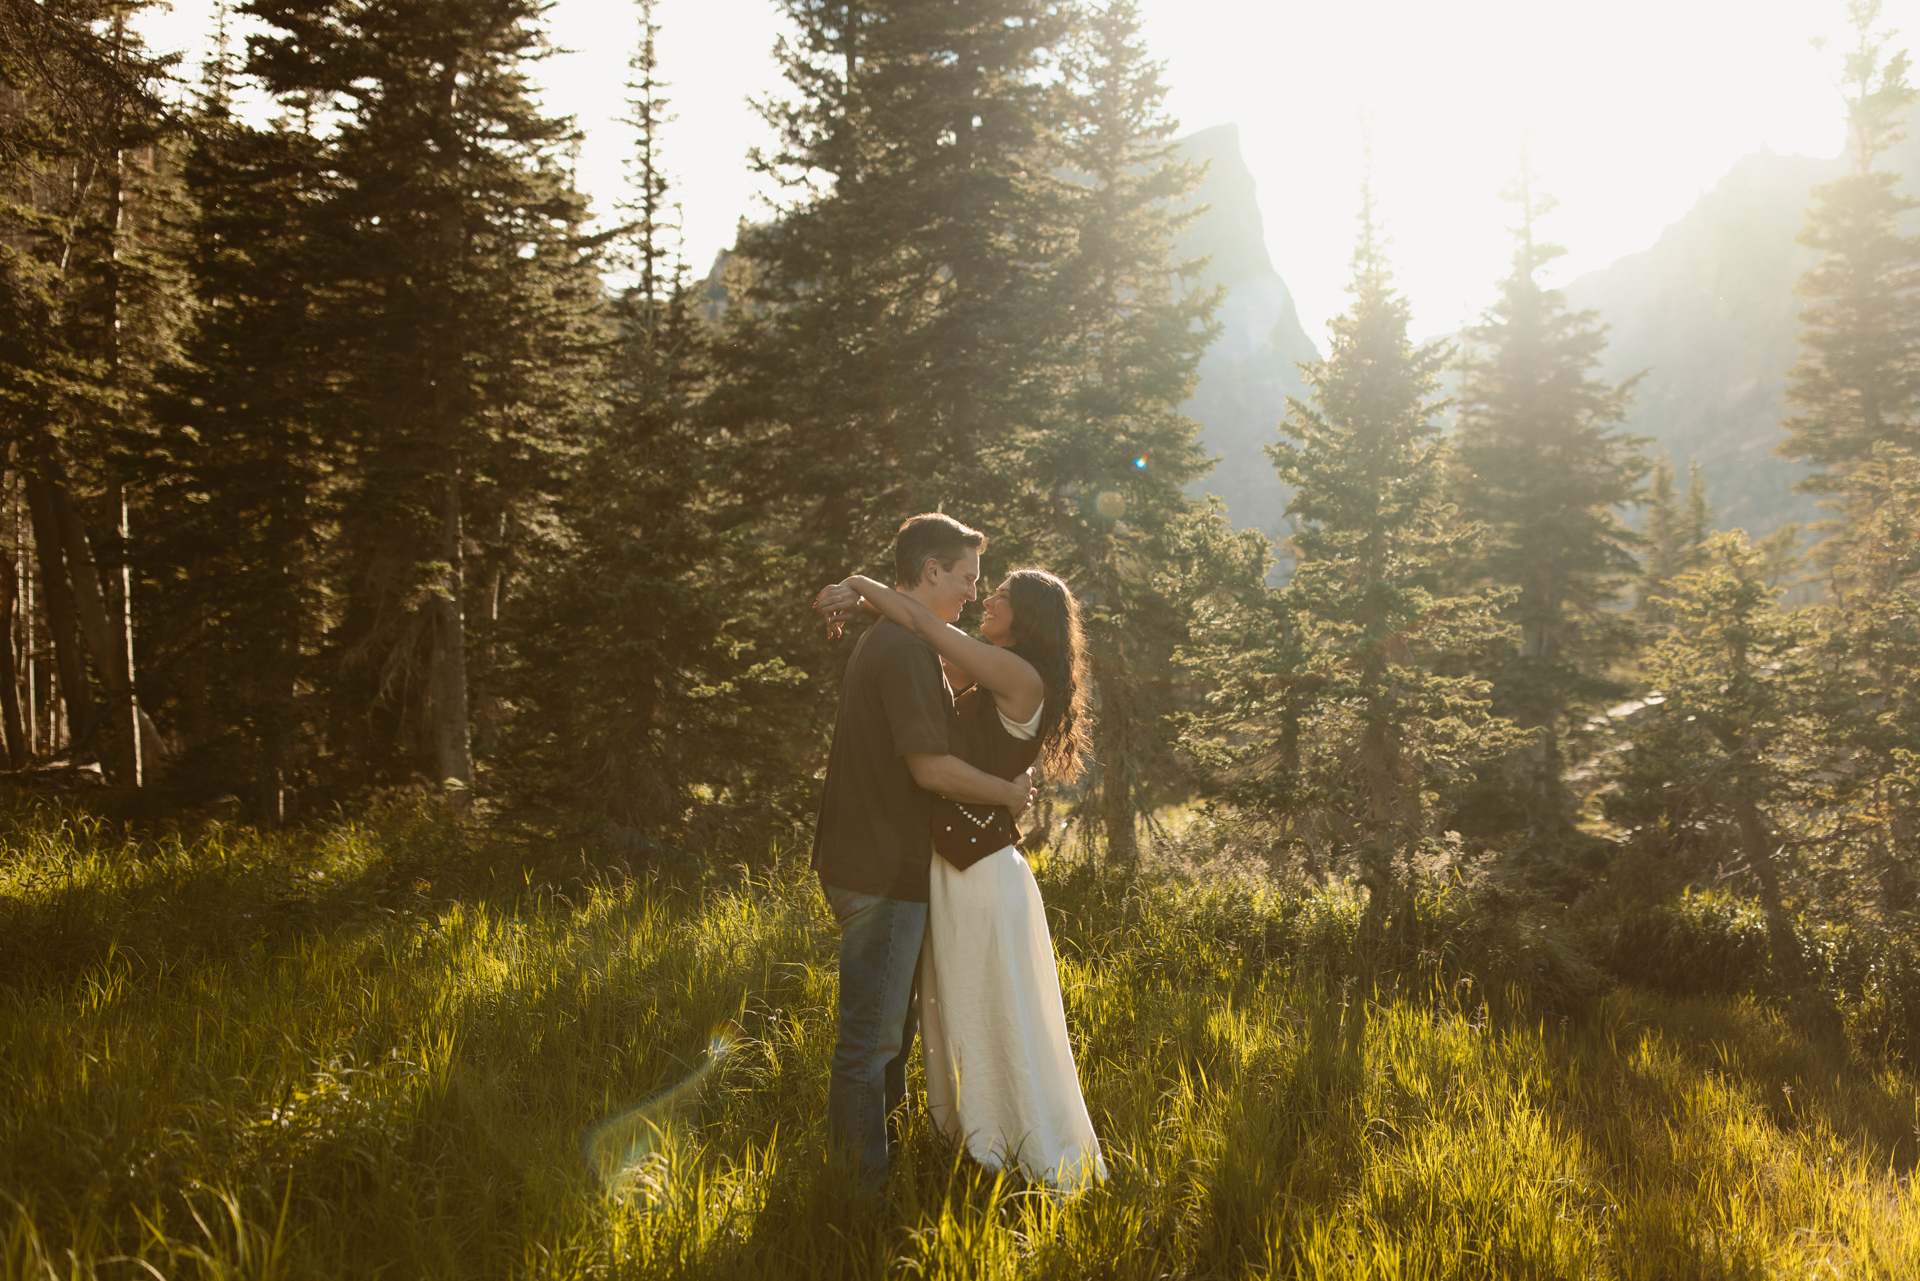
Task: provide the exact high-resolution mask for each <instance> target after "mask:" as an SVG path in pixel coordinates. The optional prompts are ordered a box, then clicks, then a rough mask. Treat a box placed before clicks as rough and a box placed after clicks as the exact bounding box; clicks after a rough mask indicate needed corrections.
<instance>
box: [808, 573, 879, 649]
mask: <svg viewBox="0 0 1920 1281" xmlns="http://www.w3.org/2000/svg"><path fill="white" fill-rule="evenodd" d="M813 612H814V613H816V614H819V615H820V616H821V617H822V618H825V619H826V620H827V639H829V640H839V639H840V637H841V635H842V634H843V633H844V632H845V631H846V626H847V623H848V622H849V621H850V620H852V619H855V618H858V617H859V616H860V615H861V614H862V613H867V614H872V615H874V616H876V617H877V616H878V615H879V611H878V610H876V609H875V608H874V607H873V604H872V603H871V602H870V601H868V600H867V599H866V598H865V597H863V596H862V595H861V594H860V593H859V592H857V591H855V590H854V589H853V588H851V587H849V586H847V585H846V584H845V583H829V584H828V585H827V586H825V587H822V588H821V589H820V594H819V595H818V596H815V597H814V598H813Z"/></svg>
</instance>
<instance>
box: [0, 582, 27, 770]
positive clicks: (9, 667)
mask: <svg viewBox="0 0 1920 1281" xmlns="http://www.w3.org/2000/svg"><path fill="white" fill-rule="evenodd" d="M19 598H20V580H19V579H18V578H17V577H15V575H14V572H13V562H12V561H10V560H8V561H0V723H4V727H5V731H6V738H7V763H8V764H9V765H11V766H12V767H13V768H14V769H25V768H26V767H27V761H28V760H29V759H30V758H31V753H30V752H29V751H28V748H27V730H26V725H25V723H24V722H22V720H21V718H20V686H19V684H18V681H19V679H20V673H19V665H18V664H17V663H16V662H15V661H14V653H13V616H14V606H15V604H16V603H17V602H18V600H19Z"/></svg>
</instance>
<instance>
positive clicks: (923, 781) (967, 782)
mask: <svg viewBox="0 0 1920 1281" xmlns="http://www.w3.org/2000/svg"><path fill="white" fill-rule="evenodd" d="M907 768H908V769H910V770H912V771H913V781H914V782H916V783H918V784H920V786H921V787H924V788H925V789H926V790H927V791H929V792H932V793H933V794H934V795H936V796H944V797H946V798H947V799H948V800H950V801H959V802H960V803H961V804H963V805H1007V804H1009V802H1010V801H1012V800H1013V799H1014V797H1013V793H1014V792H1015V791H1016V790H1017V791H1018V792H1019V793H1020V796H1019V799H1020V800H1021V801H1023V802H1024V801H1025V799H1026V792H1025V789H1024V788H1016V787H1015V785H1014V784H1013V783H1011V782H1009V781H1008V780H1006V779H1004V778H995V777H994V776H993V775H992V774H989V773H987V772H986V771H985V770H983V769H976V768H975V767H973V766H971V765H969V764H967V763H966V762H965V761H963V760H961V759H960V758H959V757H958V756H936V755H933V754H932V753H930V752H929V753H922V754H917V755H912V756H909V757H907Z"/></svg>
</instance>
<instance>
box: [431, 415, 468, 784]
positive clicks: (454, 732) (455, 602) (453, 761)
mask: <svg viewBox="0 0 1920 1281" xmlns="http://www.w3.org/2000/svg"><path fill="white" fill-rule="evenodd" d="M449 453H450V454H451V451H449ZM464 542H465V535H464V533H463V529H462V521H461V509H460V471H459V465H458V462H457V456H450V457H449V458H448V460H447V469H446V471H445V473H444V474H443V476H442V478H441V482H440V559H441V560H442V561H443V562H444V563H445V564H446V567H447V569H446V577H445V579H444V580H442V585H441V590H440V591H439V592H436V593H435V594H434V595H433V597H432V603H431V604H430V605H429V606H428V608H429V610H431V611H432V614H433V679H432V690H433V705H432V713H431V715H432V718H433V720H432V736H433V753H434V773H435V781H436V782H438V783H440V784H441V785H442V786H443V787H447V789H448V791H450V792H452V793H454V794H455V796H456V799H461V800H462V801H464V798H465V797H466V796H467V795H468V789H469V788H470V787H472V785H473V755H472V744H471V739H470V738H469V727H468V723H467V629H466V602H465V593H466V573H465V568H464V564H465V549H464V547H463V546H462V544H463V543H464Z"/></svg>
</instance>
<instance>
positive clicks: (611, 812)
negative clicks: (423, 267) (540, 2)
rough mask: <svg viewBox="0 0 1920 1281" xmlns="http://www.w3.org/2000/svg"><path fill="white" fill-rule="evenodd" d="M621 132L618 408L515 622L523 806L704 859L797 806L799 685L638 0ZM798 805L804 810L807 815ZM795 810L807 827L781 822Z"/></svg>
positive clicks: (648, 11)
mask: <svg viewBox="0 0 1920 1281" xmlns="http://www.w3.org/2000/svg"><path fill="white" fill-rule="evenodd" d="M639 9H640V26H641V39H640V44H639V48H638V51H637V52H636V55H635V57H634V59H633V62H632V69H633V72H634V80H633V81H632V82H631V84H630V85H629V88H630V89H631V91H632V93H633V95H634V96H633V98H632V99H631V106H632V115H631V116H630V117H629V122H630V123H631V124H632V125H633V126H634V128H635V131H636V134H637V139H636V141H637V144H638V145H637V150H636V155H635V158H634V161H633V163H632V165H631V173H632V179H631V184H632V188H633V191H634V193H635V197H636V198H635V200H634V201H633V203H632V204H631V205H630V206H629V207H628V212H629V213H630V214H632V215H633V218H632V221H631V223H630V224H629V226H628V228H627V230H626V231H625V232H624V233H623V235H622V236H621V237H620V238H619V240H618V241H617V242H616V260H615V261H616V265H619V266H623V267H625V268H627V269H629V270H631V271H632V272H633V274H634V281H633V283H632V284H631V285H630V286H628V287H627V288H626V289H624V290H623V291H622V292H621V293H620V295H619V296H618V298H617V299H616V300H615V302H614V305H613V307H612V316H611V319H612V322H613V327H614V334H613V343H612V353H611V356H610V359H609V366H608V369H609V375H610V377H609V379H608V384H607V386H608V391H607V394H606V403H605V405H604V409H603V413H602V417H601V418H600V420H599V422H598V429H597V430H596V431H595V432H594V434H593V435H592V437H591V438H590V439H589V440H588V442H587V444H586V447H585V448H584V450H583V452H582V454H581V457H580V459H579V462H578V465H577V466H576V467H575V468H574V469H573V471H572V477H571V480H570V483H569V485H568V488H567V494H566V497H565V499H564V501H563V502H562V503H561V504H560V506H559V509H558V514H559V516H560V518H561V520H562V522H563V528H564V529H565V531H566V534H565V540H564V543H563V544H562V545H561V546H560V547H558V548H556V549H555V552H554V554H553V555H552V557H551V565H550V567H549V569H548V571H547V572H546V573H544V574H543V575H542V576H541V581H540V582H539V583H538V584H537V585H536V586H534V587H533V588H532V590H531V591H530V593H529V597H528V599H527V601H526V602H525V604H524V606H523V612H522V617H521V618H520V620H519V622H518V624H517V625H516V626H515V627H514V628H513V629H512V632H513V640H514V645H513V649H514V652H515V655H516V659H517V670H516V672H515V678H514V682H513V685H514V691H515V694H516V701H517V702H518V703H519V705H520V711H519V714H518V717H517V720H516V725H515V728H514V735H513V737H514V740H515V774H516V781H517V783H518V791H519V795H520V798H521V799H522V800H523V801H529V802H532V803H535V804H538V805H540V806H543V807H545V808H546V809H548V810H549V811H550V812H554V813H557V814H561V815H564V816H566V818H567V820H568V821H569V822H571V823H575V824H580V823H582V822H583V821H584V823H585V824H586V825H587V826H596V825H597V826H598V827H599V831H600V835H602V836H603V837H610V838H612V839H613V841H614V843H615V844H616V845H623V846H626V847H628V848H630V849H634V850H636V851H637V852H641V853H649V852H657V851H658V850H660V849H661V848H663V847H665V848H674V849H686V850H690V851H701V850H710V849H712V848H714V847H715V846H716V844H717V843H718V842H717V840H716V838H717V837H720V836H721V835H722V834H723V833H724V832H725V831H726V830H727V829H730V828H732V829H737V828H739V827H740V826H741V825H742V824H753V825H755V826H757V827H759V828H761V829H762V830H763V831H764V828H765V824H766V823H767V821H768V820H769V819H777V818H779V817H781V815H780V814H779V812H778V811H779V809H780V807H782V806H783V805H790V804H792V803H793V802H794V801H795V800H796V799H797V789H796V787H795V780H794V779H793V777H792V775H793V773H794V771H793V768H792V767H791V766H790V765H789V764H788V762H789V761H790V760H791V759H792V756H793V753H792V752H791V750H789V749H790V747H791V744H790V742H789V741H788V736H789V735H791V733H792V729H793V726H792V722H793V721H794V719H795V716H796V713H797V710H798V701H799V700H797V699H796V698H795V697H794V691H793V686H794V684H795V682H796V681H798V680H799V679H802V678H803V676H804V674H803V673H798V672H795V671H792V670H791V669H789V668H788V667H787V666H786V665H785V664H784V663H783V662H782V661H781V660H780V659H779V658H777V657H771V656H769V655H768V653H767V652H766V645H765V636H766V633H767V631H768V626H767V622H768V620H784V619H785V618H787V617H789V616H790V615H791V614H792V612H793V606H794V602H793V600H792V599H791V597H790V593H789V592H788V591H787V588H788V586H789V584H790V583H791V581H792V579H791V570H790V567H788V566H785V565H783V564H782V562H781V558H780V555H779V553H778V552H777V550H776V549H773V548H770V547H768V546H766V545H765V544H764V543H761V542H760V541H758V540H757V539H755V538H754V537H753V535H752V532H751V530H750V529H749V528H747V527H746V526H745V525H744V524H743V522H742V521H741V520H740V519H739V517H738V513H737V512H735V510H734V509H733V504H732V502H731V495H730V494H729V493H728V492H727V490H726V488H725V486H724V485H723V484H722V483H721V482H722V477H721V476H720V475H719V474H718V473H719V468H718V467H717V465H716V460H715V450H714V448H713V444H712V442H711V441H710V440H709V439H708V436H707V432H706V429H705V426H704V424H703V422H702V421H701V419H700V416H699V413H698V409H699V404H698V402H699V398H700V397H701V396H702V395H703V394H704V392H705V390H706V387H707V384H708V380H709V364H708V356H707V351H708V340H709V334H708V331H707V328H706V326H705V325H704V324H703V323H702V322H701V320H700V318H699V315H698V310H697V306H696V294H695V291H694V288H693V287H692V286H691V285H690V284H689V282H688V280H687V278H686V273H685V269H684V266H682V265H680V264H678V263H677V262H675V261H673V259H672V257H671V250H670V247H669V245H668V243H667V237H668V235H669V233H670V231H671V229H670V228H669V227H667V226H666V225H665V223H664V213H665V199H666V196H667V194H668V188H667V183H666V179H665V176H664V174H663V173H662V171H661V168H660V165H659V162H658V139H659V130H660V128H661V126H662V124H663V123H664V122H665V121H666V120H668V119H669V118H670V117H668V116H667V115H666V114H665V109H666V106H667V100H666V99H665V98H664V97H663V96H662V93H661V90H662V89H663V88H664V86H662V85H661V84H660V83H659V81H658V79H657V72H658V66H657V62H656V59H655V55H654V41H655V37H656V36H657V34H658V31H659V28H658V26H657V24H655V23H654V21H653V6H652V4H651V2H650V0H641V3H640V5H639ZM794 808H799V807H798V806H795V807H794ZM786 817H788V818H797V817H798V816H797V815H796V814H794V813H792V812H789V813H788V814H787V815H786Z"/></svg>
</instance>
